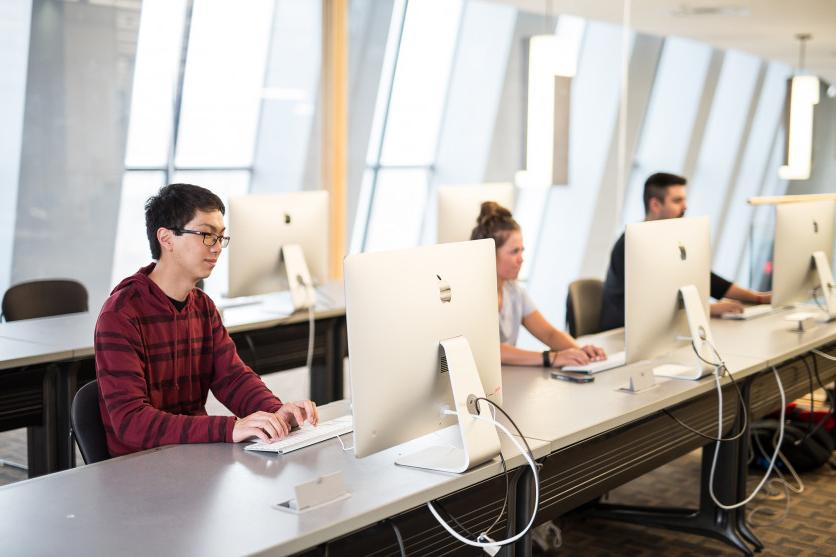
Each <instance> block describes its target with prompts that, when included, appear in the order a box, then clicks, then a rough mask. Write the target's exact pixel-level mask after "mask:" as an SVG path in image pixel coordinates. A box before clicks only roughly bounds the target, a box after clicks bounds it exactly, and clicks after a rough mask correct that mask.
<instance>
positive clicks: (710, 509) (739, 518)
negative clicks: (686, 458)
mask: <svg viewBox="0 0 836 557" xmlns="http://www.w3.org/2000/svg"><path fill="white" fill-rule="evenodd" d="M742 392H743V394H744V397H743V403H744V404H745V405H746V408H747V409H748V408H749V401H748V396H747V395H748V392H747V391H746V390H743V391H742ZM741 422H742V413H741V412H739V411H738V414H737V418H736V420H735V425H734V426H733V427H732V431H739V428H740V426H741V425H742V423H741ZM747 443H748V432H747V433H745V434H743V435H742V436H741V437H740V438H739V439H738V440H736V441H733V442H724V443H721V445H720V453H719V454H718V455H717V467H716V470H715V477H714V495H715V496H716V497H717V499H718V500H719V501H721V502H723V503H726V504H730V503H734V502H737V501H740V500H742V499H743V498H744V497H745V491H746V469H745V467H746V455H747V454H748V452H747V451H748V445H747ZM716 446H717V444H716V443H715V442H710V443H708V444H707V445H705V446H704V447H703V450H702V467H701V474H700V505H699V508H698V509H687V508H671V507H642V506H633V505H614V504H609V503H598V504H597V505H595V506H594V507H592V508H591V509H590V510H589V511H587V514H588V515H590V516H595V517H598V518H605V519H610V520H620V521H623V522H630V523H634V524H641V525H644V526H650V527H656V528H667V529H669V530H676V531H680V532H688V533H690V534H697V535H700V536H706V537H709V538H713V539H716V540H719V541H722V542H725V543H727V544H729V545H731V546H733V547H735V548H736V549H738V550H740V552H741V553H743V554H744V555H747V556H751V555H753V552H752V549H751V548H750V547H749V546H748V545H747V543H746V542H747V541H748V542H750V543H752V545H754V546H755V548H756V550H760V549H762V548H763V545H762V544H761V543H760V541H759V540H758V539H757V537H756V536H755V534H754V533H753V532H752V531H751V530H750V529H749V528H748V526H747V525H746V510H745V508H744V507H741V508H738V509H731V510H726V509H723V508H721V507H719V506H718V505H717V504H716V503H715V502H714V500H713V499H712V498H711V494H710V492H709V488H710V484H709V482H710V476H711V463H712V459H713V458H714V451H715V448H716ZM741 493H743V494H744V495H743V496H741Z"/></svg>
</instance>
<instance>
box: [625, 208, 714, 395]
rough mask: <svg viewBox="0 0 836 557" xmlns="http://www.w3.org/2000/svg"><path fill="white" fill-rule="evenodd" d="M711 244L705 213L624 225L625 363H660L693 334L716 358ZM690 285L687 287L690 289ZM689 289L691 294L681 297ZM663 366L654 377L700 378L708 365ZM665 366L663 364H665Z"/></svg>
mask: <svg viewBox="0 0 836 557" xmlns="http://www.w3.org/2000/svg"><path fill="white" fill-rule="evenodd" d="M710 265H711V245H710V242H709V223H708V218H707V217H698V218H678V219H667V220H657V221H649V222H641V223H636V224H628V225H627V232H626V238H625V293H624V294H625V300H624V302H625V312H624V318H625V319H624V324H625V330H624V337H625V339H624V340H625V352H626V354H625V361H626V362H627V363H628V364H630V363H634V362H638V361H642V360H660V361H664V359H666V356H667V355H668V354H670V353H671V352H672V351H674V350H675V349H678V348H680V347H682V346H685V345H687V344H689V342H688V341H687V340H683V339H689V338H693V339H694V340H695V345H696V346H697V348H698V349H699V350H700V354H701V355H702V356H703V357H704V358H705V359H707V360H709V361H714V360H716V357H715V356H714V354H713V353H712V350H711V348H710V347H708V346H705V344H706V343H707V342H711V338H710V329H709V328H708V316H709V313H708V310H709V305H708V296H709V275H710V274H711V266H710ZM689 287H690V288H689ZM683 292H689V293H690V295H689V296H685V295H683ZM694 360H695V365H694V366H679V367H682V368H683V369H679V367H677V366H673V365H668V364H662V365H661V366H659V367H660V368H663V369H659V368H657V369H654V372H655V373H656V374H657V375H661V376H675V377H681V378H684V379H698V378H699V377H701V376H702V375H704V374H705V373H706V372H707V371H709V369H710V368H708V369H707V368H706V367H705V366H704V365H701V364H700V362H699V360H697V358H696V357H695V358H694ZM666 366H667V367H666ZM686 368H687V369H686Z"/></svg>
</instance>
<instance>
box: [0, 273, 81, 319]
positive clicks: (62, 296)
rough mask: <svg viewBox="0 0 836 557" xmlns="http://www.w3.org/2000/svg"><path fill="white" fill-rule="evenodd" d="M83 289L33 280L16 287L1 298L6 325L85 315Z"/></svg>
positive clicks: (71, 283)
mask: <svg viewBox="0 0 836 557" xmlns="http://www.w3.org/2000/svg"><path fill="white" fill-rule="evenodd" d="M87 309H88V308H87V289H86V288H84V285H83V284H81V283H80V282H78V281H74V280H33V281H30V282H22V283H20V284H16V285H14V286H12V287H11V288H9V289H8V290H6V294H4V295H3V318H4V319H5V320H6V321H17V320H19V319H34V318H36V317H49V316H52V315H64V314H65V313H77V312H81V311H87Z"/></svg>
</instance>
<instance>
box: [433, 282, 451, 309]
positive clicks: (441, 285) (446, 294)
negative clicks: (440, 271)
mask: <svg viewBox="0 0 836 557" xmlns="http://www.w3.org/2000/svg"><path fill="white" fill-rule="evenodd" d="M435 278H437V279H438V291H439V292H440V293H441V303H443V304H447V303H449V302H450V300H452V299H453V291H452V290H450V285H449V284H448V283H447V281H446V280H444V279H443V278H441V276H440V275H435Z"/></svg>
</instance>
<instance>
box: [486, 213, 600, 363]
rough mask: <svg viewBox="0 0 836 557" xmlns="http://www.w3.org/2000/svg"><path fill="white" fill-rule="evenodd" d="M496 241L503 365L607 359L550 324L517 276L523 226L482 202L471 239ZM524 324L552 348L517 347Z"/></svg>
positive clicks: (521, 251)
mask: <svg viewBox="0 0 836 557" xmlns="http://www.w3.org/2000/svg"><path fill="white" fill-rule="evenodd" d="M483 238H493V240H494V242H496V288H497V297H498V298H499V340H500V342H501V343H502V344H501V346H500V353H501V357H502V363H503V364H507V365H518V366H520V365H525V366H545V367H563V366H573V365H584V364H587V363H589V362H591V361H598V360H603V359H605V358H606V354H605V353H604V350H603V349H602V348H599V347H597V346H593V345H586V346H579V345H578V343H577V342H575V339H574V338H572V337H571V336H570V335H568V334H567V333H565V332H563V331H560V330H558V329H556V328H555V327H553V326H552V325H551V323H549V322H548V321H547V320H546V318H545V317H543V314H541V313H540V312H539V311H537V307H536V306H535V305H534V302H533V301H532V300H531V297H529V295H528V293H527V292H526V291H525V290H524V289H523V287H522V286H521V285H520V284H519V283H517V276H518V275H519V273H520V268H521V267H522V262H523V240H522V232H521V230H520V225H519V224H517V221H515V220H514V218H513V217H512V216H511V211H509V210H508V209H506V208H505V207H502V206H501V205H499V204H498V203H495V202H493V201H486V202H485V203H482V209H481V211H480V213H479V218H478V220H477V224H476V228H474V229H473V232H471V234H470V239H471V240H481V239H483ZM520 325H522V326H523V327H525V328H526V329H527V330H528V332H530V333H531V334H532V335H533V336H534V337H535V338H537V339H538V340H540V341H541V342H542V343H543V344H545V345H546V346H548V347H549V349H548V350H546V351H544V352H536V351H533V350H523V349H522V348H517V347H516V346H515V345H516V343H517V337H518V336H519V331H520Z"/></svg>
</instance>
